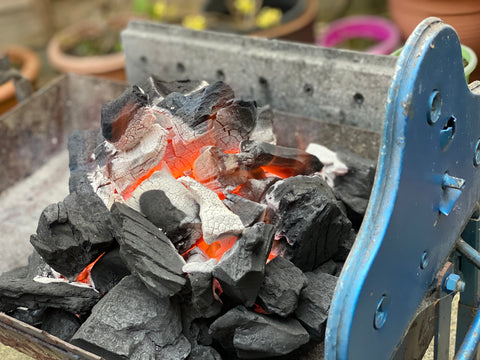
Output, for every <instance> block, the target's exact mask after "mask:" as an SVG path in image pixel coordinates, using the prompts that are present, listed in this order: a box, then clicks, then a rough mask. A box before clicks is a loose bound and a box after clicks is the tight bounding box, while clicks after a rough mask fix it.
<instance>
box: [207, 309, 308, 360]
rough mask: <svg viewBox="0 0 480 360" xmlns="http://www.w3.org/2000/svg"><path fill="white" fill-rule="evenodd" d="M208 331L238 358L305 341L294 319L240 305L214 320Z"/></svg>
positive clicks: (275, 352)
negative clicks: (254, 310) (278, 316)
mask: <svg viewBox="0 0 480 360" xmlns="http://www.w3.org/2000/svg"><path fill="white" fill-rule="evenodd" d="M210 331H211V333H212V335H213V337H214V339H215V340H217V341H218V342H219V343H220V344H221V345H222V346H223V348H224V349H226V350H229V351H232V350H233V351H235V353H236V355H237V356H238V357H239V358H241V359H263V358H267V357H274V356H280V355H285V354H288V353H290V352H292V351H293V350H295V349H297V348H298V347H300V346H302V345H304V344H306V343H307V342H308V341H309V335H308V333H307V331H306V330H305V329H304V328H303V327H302V325H300V323H299V322H298V321H297V320H295V319H292V318H288V319H281V318H274V317H269V316H266V315H261V314H257V313H254V312H252V311H249V310H247V309H245V308H244V307H243V306H238V307H236V308H234V309H232V310H230V311H228V312H227V313H226V314H225V315H223V316H221V317H219V318H218V319H217V320H215V321H214V322H213V323H212V325H211V326H210Z"/></svg>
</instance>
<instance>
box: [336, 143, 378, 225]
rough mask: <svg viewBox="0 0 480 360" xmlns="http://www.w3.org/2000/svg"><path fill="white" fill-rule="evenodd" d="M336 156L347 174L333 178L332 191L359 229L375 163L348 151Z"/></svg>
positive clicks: (366, 204)
mask: <svg viewBox="0 0 480 360" xmlns="http://www.w3.org/2000/svg"><path fill="white" fill-rule="evenodd" d="M338 156H339V158H340V159H341V160H342V161H343V162H344V163H345V164H346V165H347V166H348V172H347V173H346V174H345V175H343V176H337V177H336V178H335V182H334V189H335V190H336V192H337V195H338V197H339V198H340V200H342V201H343V202H344V203H345V205H346V207H347V215H348V217H349V218H350V219H351V221H352V223H353V224H354V226H355V228H356V229H359V228H360V225H361V223H362V220H363V217H364V215H365V212H366V210H367V206H368V201H369V199H370V193H371V192H372V187H373V182H374V180H375V172H376V163H375V162H374V161H372V160H369V159H365V158H362V157H360V156H358V155H355V154H353V153H350V152H348V151H342V152H339V153H338Z"/></svg>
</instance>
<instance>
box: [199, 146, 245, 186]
mask: <svg viewBox="0 0 480 360" xmlns="http://www.w3.org/2000/svg"><path fill="white" fill-rule="evenodd" d="M193 174H194V177H195V179H196V180H197V181H199V182H201V183H202V184H204V185H205V186H207V187H208V188H210V189H212V190H214V191H216V192H224V191H226V190H227V189H235V188H236V187H238V186H239V185H242V184H244V183H245V182H246V181H247V180H248V179H249V178H250V177H252V176H251V174H250V170H248V169H246V168H245V167H242V166H240V165H239V164H238V162H237V156H236V154H229V153H224V152H223V151H222V149H221V148H219V147H217V146H207V147H205V148H203V149H202V152H201V154H200V155H199V156H198V157H197V159H196V160H195V162H194V163H193Z"/></svg>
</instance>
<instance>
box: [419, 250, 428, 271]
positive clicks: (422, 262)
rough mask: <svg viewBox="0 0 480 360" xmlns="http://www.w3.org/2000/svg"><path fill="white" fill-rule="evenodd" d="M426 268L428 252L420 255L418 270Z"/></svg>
mask: <svg viewBox="0 0 480 360" xmlns="http://www.w3.org/2000/svg"><path fill="white" fill-rule="evenodd" d="M427 266H428V252H426V251H424V252H423V254H422V260H421V261H420V269H422V270H423V269H425V268H426V267H427Z"/></svg>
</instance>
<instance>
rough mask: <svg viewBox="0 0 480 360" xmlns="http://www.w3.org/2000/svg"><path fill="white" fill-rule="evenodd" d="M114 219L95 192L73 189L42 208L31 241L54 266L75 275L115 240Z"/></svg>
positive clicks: (63, 272)
mask: <svg viewBox="0 0 480 360" xmlns="http://www.w3.org/2000/svg"><path fill="white" fill-rule="evenodd" d="M114 227H115V225H114V220H113V218H112V216H111V214H110V212H109V211H108V209H107V207H106V206H105V205H104V204H103V202H102V200H101V199H100V198H99V197H98V196H97V195H96V194H94V193H82V194H77V193H71V194H70V195H68V196H67V197H66V198H65V200H63V201H62V202H59V203H57V204H51V205H49V206H47V207H46V208H45V210H43V212H42V214H41V216H40V219H39V222H38V227H37V233H36V234H34V235H32V236H31V238H30V242H31V243H32V245H33V247H34V248H35V250H36V251H37V252H38V253H39V254H40V255H41V257H42V258H43V259H44V260H45V262H46V263H48V264H49V265H50V266H51V267H52V268H54V269H55V270H56V271H58V272H59V273H61V274H62V275H63V276H66V277H67V278H69V279H74V278H75V277H76V276H77V275H78V274H79V273H80V272H81V271H82V270H83V269H84V268H85V267H86V266H87V265H88V264H90V263H91V262H92V261H93V260H95V259H96V258H97V257H98V256H99V255H100V254H101V253H103V252H104V251H107V250H108V249H109V248H111V247H112V244H113V243H114V238H113V228H114Z"/></svg>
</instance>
